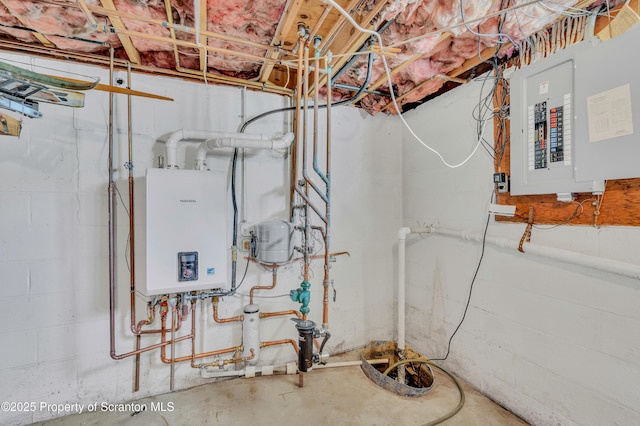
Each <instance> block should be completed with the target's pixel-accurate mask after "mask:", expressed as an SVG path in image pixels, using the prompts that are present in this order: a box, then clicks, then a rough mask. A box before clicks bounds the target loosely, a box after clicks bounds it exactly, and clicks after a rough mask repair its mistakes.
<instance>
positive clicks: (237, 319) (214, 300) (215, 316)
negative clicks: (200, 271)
mask: <svg viewBox="0 0 640 426" xmlns="http://www.w3.org/2000/svg"><path fill="white" fill-rule="evenodd" d="M252 303H253V302H252ZM211 305H212V306H213V320H214V321H215V322H217V323H221V324H222V323H225V322H240V321H243V320H244V315H238V316H237V317H231V318H219V317H218V296H214V297H213V298H212V299H211Z"/></svg>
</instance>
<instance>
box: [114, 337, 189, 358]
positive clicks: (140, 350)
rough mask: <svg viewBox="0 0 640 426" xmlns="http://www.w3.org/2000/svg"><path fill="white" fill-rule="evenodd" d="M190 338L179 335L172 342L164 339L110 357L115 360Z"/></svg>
mask: <svg viewBox="0 0 640 426" xmlns="http://www.w3.org/2000/svg"><path fill="white" fill-rule="evenodd" d="M190 338H191V335H190V334H187V335H186V336H180V337H178V338H176V340H175V342H172V341H168V342H166V341H165V342H162V343H156V344H155V345H151V346H147V347H144V348H142V349H138V350H135V351H131V352H127V353H124V354H120V355H112V356H111V358H113V359H115V360H120V359H125V358H128V357H130V356H133V355H137V354H141V353H144V352H149V351H152V350H154V349H158V348H162V349H164V348H165V347H166V346H168V345H171V344H173V343H178V342H182V341H183V340H187V339H190Z"/></svg>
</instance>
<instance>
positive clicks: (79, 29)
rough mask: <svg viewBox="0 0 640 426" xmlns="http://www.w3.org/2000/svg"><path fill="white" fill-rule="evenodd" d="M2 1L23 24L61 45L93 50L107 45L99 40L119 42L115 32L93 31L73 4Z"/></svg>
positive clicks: (78, 49)
mask: <svg viewBox="0 0 640 426" xmlns="http://www.w3.org/2000/svg"><path fill="white" fill-rule="evenodd" d="M4 3H5V4H6V5H7V7H8V8H9V10H10V11H11V12H12V13H13V14H15V15H17V16H18V17H19V18H20V19H19V20H20V22H21V23H22V25H23V26H26V27H28V28H31V29H33V30H35V31H36V32H39V33H41V34H43V35H44V36H46V37H47V38H48V39H49V40H51V41H52V42H53V43H55V44H56V46H57V47H59V48H61V49H71V50H75V51H79V52H95V51H99V50H105V49H106V46H105V45H103V44H102V43H109V44H111V45H112V46H114V47H117V46H119V45H120V41H119V40H118V37H117V36H116V35H115V34H107V33H103V32H97V31H95V29H94V28H93V27H92V25H91V24H90V23H89V22H88V21H87V17H86V16H85V14H84V13H83V12H82V11H81V10H80V9H78V8H76V7H66V6H62V5H57V4H53V3H44V2H43V3H40V2H25V1H22V0H4ZM95 3H97V0H93V1H92V0H87V4H95ZM73 6H75V5H73ZM49 36H51V37H49Z"/></svg>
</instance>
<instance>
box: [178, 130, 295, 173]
mask: <svg viewBox="0 0 640 426" xmlns="http://www.w3.org/2000/svg"><path fill="white" fill-rule="evenodd" d="M293 138H294V135H293V133H284V134H283V133H276V134H275V135H274V136H273V137H269V136H265V135H261V134H260V135H256V134H246V133H234V132H214V131H209V130H189V129H180V130H177V131H175V132H173V133H171V134H170V135H169V138H168V139H167V141H166V143H165V149H166V154H167V166H166V167H167V168H168V169H177V168H178V162H177V158H178V142H180V141H192V142H204V144H203V145H205V146H204V147H202V146H201V147H200V148H199V149H198V159H199V160H202V161H201V162H202V163H204V159H205V158H206V155H207V152H208V151H209V150H210V149H216V148H227V147H228V148H259V149H286V148H288V147H289V145H291V142H292V141H293ZM200 157H201V158H200Z"/></svg>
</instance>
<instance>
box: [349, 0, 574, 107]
mask: <svg viewBox="0 0 640 426" xmlns="http://www.w3.org/2000/svg"><path fill="white" fill-rule="evenodd" d="M461 4H462V7H463V9H462V12H461V10H460V5H461ZM573 4H575V0H557V1H555V2H554V3H546V4H542V3H540V4H534V5H530V6H527V7H523V8H521V9H517V10H512V11H508V12H505V13H504V15H503V16H502V20H503V25H502V27H501V30H502V32H503V33H506V34H508V35H509V36H510V37H511V39H512V40H513V41H514V42H516V43H518V42H520V41H521V40H523V39H524V38H526V37H528V36H529V35H531V34H533V33H536V32H538V31H539V30H541V29H542V28H544V27H545V26H547V25H549V24H550V23H552V22H554V21H555V20H557V19H558V18H559V17H561V12H562V11H564V10H565V9H566V8H567V7H570V6H572V5H573ZM510 5H511V3H510ZM500 7H501V2H499V1H492V0H463V1H462V2H460V1H459V0H453V1H451V0H397V1H393V2H390V4H389V5H388V6H387V7H386V9H385V10H384V11H383V12H382V13H381V16H380V22H383V21H392V22H391V24H390V25H388V27H387V29H386V30H385V31H383V32H382V34H381V36H382V39H383V44H384V45H385V46H392V47H396V48H399V49H400V52H399V53H396V56H395V57H394V56H387V62H388V65H389V67H390V68H391V69H393V68H394V67H395V66H398V65H399V64H401V63H403V62H404V61H405V60H407V59H409V58H411V59H414V62H413V63H411V64H410V65H408V66H407V67H405V68H404V69H403V70H402V71H400V72H398V73H395V74H394V76H393V77H392V82H393V85H394V90H395V92H394V93H395V94H396V96H397V97H400V96H403V95H405V96H403V102H415V101H419V100H420V99H422V98H424V97H425V96H428V95H429V94H431V93H434V92H436V91H437V90H439V89H440V88H441V87H442V85H443V84H444V82H445V81H444V80H443V79H441V78H437V77H436V78H434V76H436V75H437V74H446V73H448V72H451V71H452V70H454V69H456V68H457V67H459V66H461V65H462V64H463V63H464V61H465V60H467V59H469V58H472V57H475V56H476V55H478V53H479V52H481V51H482V50H484V49H485V48H487V47H493V46H496V45H497V44H498V37H497V36H496V33H497V32H498V17H492V18H487V19H482V18H483V17H484V16H487V15H488V14H491V13H495V12H498V11H499V10H500ZM503 7H505V6H503ZM463 17H464V20H463ZM473 33H478V34H482V36H478V35H476V34H473ZM447 34H448V35H449V38H448V39H447V38H446V35H447ZM441 36H442V38H441ZM406 40H411V42H410V43H409V44H408V45H407V44H403V42H404V41H406ZM501 41H502V43H508V39H507V38H506V37H503V38H502V40H501ZM416 56H418V58H417V59H416ZM365 75H366V60H365V59H364V58H361V59H359V60H358V61H356V62H355V63H354V64H353V66H352V69H351V70H349V71H347V72H345V73H344V74H343V75H342V76H341V77H340V79H339V81H338V82H339V83H343V84H349V85H352V86H360V85H361V84H362V83H363V82H364V78H365ZM384 75H385V71H384V65H383V62H382V59H381V57H380V56H379V55H377V56H376V58H375V60H374V62H373V66H372V70H371V80H370V81H371V82H375V81H377V79H379V78H381V77H383V76H384ZM421 83H423V84H421ZM416 88H417V89H416ZM377 90H379V91H382V92H388V90H389V89H388V84H387V83H385V84H383V85H381V86H379V87H378V89H377ZM412 90H413V92H411V91H412ZM409 92H411V93H410V94H409V95H406V94H407V93H409ZM389 102H391V99H390V96H381V95H375V94H371V95H367V96H366V97H365V98H364V99H363V100H362V102H361V105H362V107H363V108H365V109H366V110H367V111H369V112H370V113H372V114H375V113H376V112H378V111H380V110H382V109H383V108H384V107H385V106H386V104H388V103H389ZM392 109H393V107H390V108H389V109H388V110H392Z"/></svg>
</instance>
